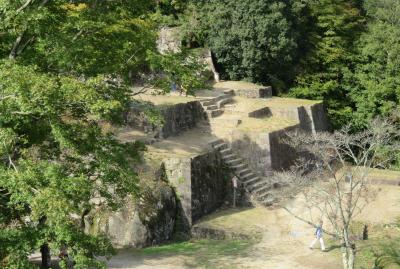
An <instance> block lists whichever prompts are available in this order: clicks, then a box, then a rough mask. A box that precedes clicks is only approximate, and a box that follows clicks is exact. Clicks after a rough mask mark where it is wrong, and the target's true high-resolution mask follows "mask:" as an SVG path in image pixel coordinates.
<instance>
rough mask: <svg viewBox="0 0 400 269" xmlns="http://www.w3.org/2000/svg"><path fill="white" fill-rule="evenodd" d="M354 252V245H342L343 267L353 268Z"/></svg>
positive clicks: (345, 268)
mask: <svg viewBox="0 0 400 269" xmlns="http://www.w3.org/2000/svg"><path fill="white" fill-rule="evenodd" d="M355 258H356V252H355V247H354V246H349V247H346V246H345V245H344V246H343V247H342V259H343V269H354V264H355Z"/></svg>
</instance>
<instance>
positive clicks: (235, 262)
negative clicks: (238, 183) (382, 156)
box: [108, 186, 400, 269]
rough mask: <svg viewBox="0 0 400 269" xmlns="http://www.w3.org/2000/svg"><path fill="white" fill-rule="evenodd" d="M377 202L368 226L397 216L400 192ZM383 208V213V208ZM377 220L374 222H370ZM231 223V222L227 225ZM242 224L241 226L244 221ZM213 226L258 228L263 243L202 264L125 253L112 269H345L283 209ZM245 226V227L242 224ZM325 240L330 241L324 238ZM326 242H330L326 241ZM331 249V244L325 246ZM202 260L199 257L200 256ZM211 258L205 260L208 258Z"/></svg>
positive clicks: (218, 219)
mask: <svg viewBox="0 0 400 269" xmlns="http://www.w3.org/2000/svg"><path fill="white" fill-rule="evenodd" d="M377 189H379V191H378V196H377V198H376V200H375V201H374V202H372V203H370V204H369V205H368V207H367V208H366V209H365V211H364V213H363V214H362V215H361V216H359V217H358V220H361V221H363V222H366V223H373V222H375V223H376V222H377V220H378V222H379V223H390V222H393V221H394V220H395V219H396V218H397V217H398V216H399V215H400V209H399V207H398V203H399V202H400V198H399V197H400V188H399V187H389V186H381V187H377ZM290 207H291V209H292V210H293V211H295V212H296V213H297V214H300V215H303V216H304V217H307V212H306V211H305V210H304V207H303V206H301V203H299V202H298V201H293V202H292V203H291V205H290ZM382 208H385V210H382ZM371 215H372V216H375V217H374V218H371ZM229 221H231V223H229ZM241 221H242V223H239V222H241ZM209 222H210V223H211V224H213V225H226V227H227V229H235V228H236V229H241V230H243V229H245V228H246V227H249V226H250V225H252V226H253V227H251V228H252V229H254V227H256V228H257V229H259V230H260V231H261V232H262V239H261V241H260V242H258V243H257V244H255V245H253V246H251V247H250V248H248V249H246V250H244V251H243V252H241V253H236V254H234V255H216V256H215V257H214V256H211V257H212V260H211V261H209V262H208V263H207V265H204V263H203V262H202V259H203V257H201V256H200V254H199V255H196V253H194V255H193V254H192V255H185V254H176V255H175V254H173V253H169V254H152V255H144V254H140V253H133V252H132V251H129V250H127V251H124V252H121V253H119V254H118V255H117V256H115V257H114V258H113V259H112V260H111V261H110V263H109V264H108V268H113V269H114V268H115V269H116V268H124V269H150V268H160V269H187V268H199V269H200V268H210V269H211V268H219V269H225V268H226V269H235V268H244V269H264V268H265V269H293V268H296V269H314V268H315V269H317V268H318V269H320V268H324V269H337V268H341V259H340V257H339V256H338V254H337V252H336V254H334V251H333V252H321V251H320V250H319V249H315V250H310V249H308V245H309V243H310V242H311V240H312V239H313V228H310V227H309V226H308V225H306V224H304V223H303V222H301V221H299V220H297V219H295V218H293V216H291V215H290V214H289V213H287V212H286V211H285V210H283V209H272V210H268V209H266V208H254V209H248V210H243V211H240V210H236V211H233V212H232V211H231V212H228V214H225V215H223V214H215V217H212V218H211V220H210V221H209ZM241 225H242V226H241ZM326 239H327V238H326ZM325 241H327V240H325ZM326 245H327V249H328V250H329V249H330V247H332V246H330V245H329V244H327V242H326ZM199 256H200V257H199ZM206 258H207V257H206Z"/></svg>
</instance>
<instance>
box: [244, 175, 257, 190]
mask: <svg viewBox="0 0 400 269" xmlns="http://www.w3.org/2000/svg"><path fill="white" fill-rule="evenodd" d="M259 181H260V178H259V177H252V178H250V179H248V180H245V181H243V183H244V185H245V186H246V188H251V186H252V185H255V184H257V183H258V182H259Z"/></svg>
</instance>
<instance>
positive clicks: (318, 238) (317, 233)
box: [310, 220, 325, 251]
mask: <svg viewBox="0 0 400 269" xmlns="http://www.w3.org/2000/svg"><path fill="white" fill-rule="evenodd" d="M323 224H324V223H323V221H322V220H321V221H320V222H319V225H318V226H317V229H316V230H315V239H314V240H313V241H312V242H311V245H310V249H313V248H314V245H315V244H316V243H317V242H318V241H319V243H320V245H321V250H322V251H325V244H324V239H323V238H322V236H323V231H322V225H323Z"/></svg>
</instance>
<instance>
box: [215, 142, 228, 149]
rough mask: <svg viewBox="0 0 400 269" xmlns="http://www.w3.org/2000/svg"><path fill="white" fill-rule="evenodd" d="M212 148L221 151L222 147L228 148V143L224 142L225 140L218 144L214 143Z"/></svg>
mask: <svg viewBox="0 0 400 269" xmlns="http://www.w3.org/2000/svg"><path fill="white" fill-rule="evenodd" d="M213 148H215V149H217V150H219V151H221V150H223V149H227V148H228V144H226V143H225V142H222V143H220V144H217V145H214V146H213Z"/></svg>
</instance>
